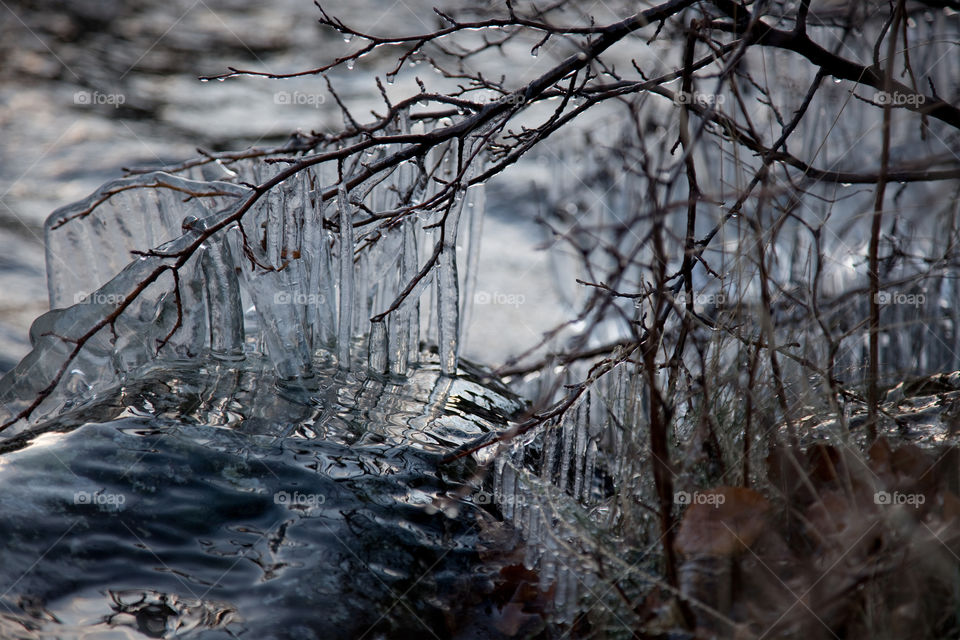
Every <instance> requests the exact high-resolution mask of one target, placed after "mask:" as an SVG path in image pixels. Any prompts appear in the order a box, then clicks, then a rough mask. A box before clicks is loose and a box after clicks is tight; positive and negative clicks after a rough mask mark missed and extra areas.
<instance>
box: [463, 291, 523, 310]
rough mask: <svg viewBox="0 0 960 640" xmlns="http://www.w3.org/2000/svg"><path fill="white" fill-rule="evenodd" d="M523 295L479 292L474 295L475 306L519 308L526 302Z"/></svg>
mask: <svg viewBox="0 0 960 640" xmlns="http://www.w3.org/2000/svg"><path fill="white" fill-rule="evenodd" d="M526 300H527V299H526V297H525V296H524V295H523V294H521V293H500V292H498V291H477V292H476V293H475V294H474V295H473V302H474V304H496V305H500V306H504V307H519V306H520V305H522V304H523V303H524V302H526Z"/></svg>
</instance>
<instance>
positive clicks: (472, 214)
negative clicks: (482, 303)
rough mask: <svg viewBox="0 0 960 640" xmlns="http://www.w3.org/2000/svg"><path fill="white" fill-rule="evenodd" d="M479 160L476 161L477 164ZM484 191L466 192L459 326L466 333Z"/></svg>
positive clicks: (474, 285) (476, 268)
mask: <svg viewBox="0 0 960 640" xmlns="http://www.w3.org/2000/svg"><path fill="white" fill-rule="evenodd" d="M477 161H479V160H476V161H475V162H477ZM485 200H486V198H485V191H484V186H483V185H476V186H474V187H471V188H470V190H469V191H468V192H467V216H468V217H469V219H468V222H469V226H468V231H469V237H468V238H467V255H466V264H467V273H466V278H465V280H464V287H463V307H462V309H461V326H462V327H464V330H465V331H467V330H469V328H470V317H471V315H472V313H473V297H474V291H475V290H476V288H477V273H478V272H479V270H480V238H481V237H482V235H483V215H484V206H485Z"/></svg>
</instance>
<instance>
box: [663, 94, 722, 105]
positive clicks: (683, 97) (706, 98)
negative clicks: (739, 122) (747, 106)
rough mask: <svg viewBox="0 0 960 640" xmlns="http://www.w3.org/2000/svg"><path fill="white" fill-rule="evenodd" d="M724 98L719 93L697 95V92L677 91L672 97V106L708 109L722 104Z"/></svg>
mask: <svg viewBox="0 0 960 640" xmlns="http://www.w3.org/2000/svg"><path fill="white" fill-rule="evenodd" d="M725 100H726V97H725V96H724V95H723V94H722V93H720V94H718V93H699V92H698V91H693V92H689V91H677V93H676V94H675V95H674V96H673V102H674V104H679V105H684V104H696V105H699V106H701V107H710V106H713V105H715V104H717V105H720V104H723V103H724V101H725Z"/></svg>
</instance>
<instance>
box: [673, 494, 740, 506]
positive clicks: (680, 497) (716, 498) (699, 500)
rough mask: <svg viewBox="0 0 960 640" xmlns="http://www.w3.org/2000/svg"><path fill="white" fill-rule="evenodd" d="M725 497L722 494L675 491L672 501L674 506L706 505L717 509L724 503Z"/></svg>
mask: <svg viewBox="0 0 960 640" xmlns="http://www.w3.org/2000/svg"><path fill="white" fill-rule="evenodd" d="M726 500H727V497H726V496H725V495H723V494H722V493H700V492H699V491H694V492H693V493H690V492H688V491H677V492H676V493H675V494H673V501H674V503H676V504H706V505H710V506H713V507H719V506H720V505H722V504H723V503H724V502H726Z"/></svg>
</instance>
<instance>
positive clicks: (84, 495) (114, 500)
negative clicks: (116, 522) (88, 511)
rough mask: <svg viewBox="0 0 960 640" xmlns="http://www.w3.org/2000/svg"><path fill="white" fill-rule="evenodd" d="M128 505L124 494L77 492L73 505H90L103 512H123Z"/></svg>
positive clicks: (74, 495)
mask: <svg viewBox="0 0 960 640" xmlns="http://www.w3.org/2000/svg"><path fill="white" fill-rule="evenodd" d="M126 503H127V496H125V495H123V494H122V493H106V492H101V491H97V492H95V493H90V492H89V491H75V492H74V494H73V504H76V505H89V506H93V507H97V508H98V509H100V510H101V511H121V510H122V509H123V505H125V504H126Z"/></svg>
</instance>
